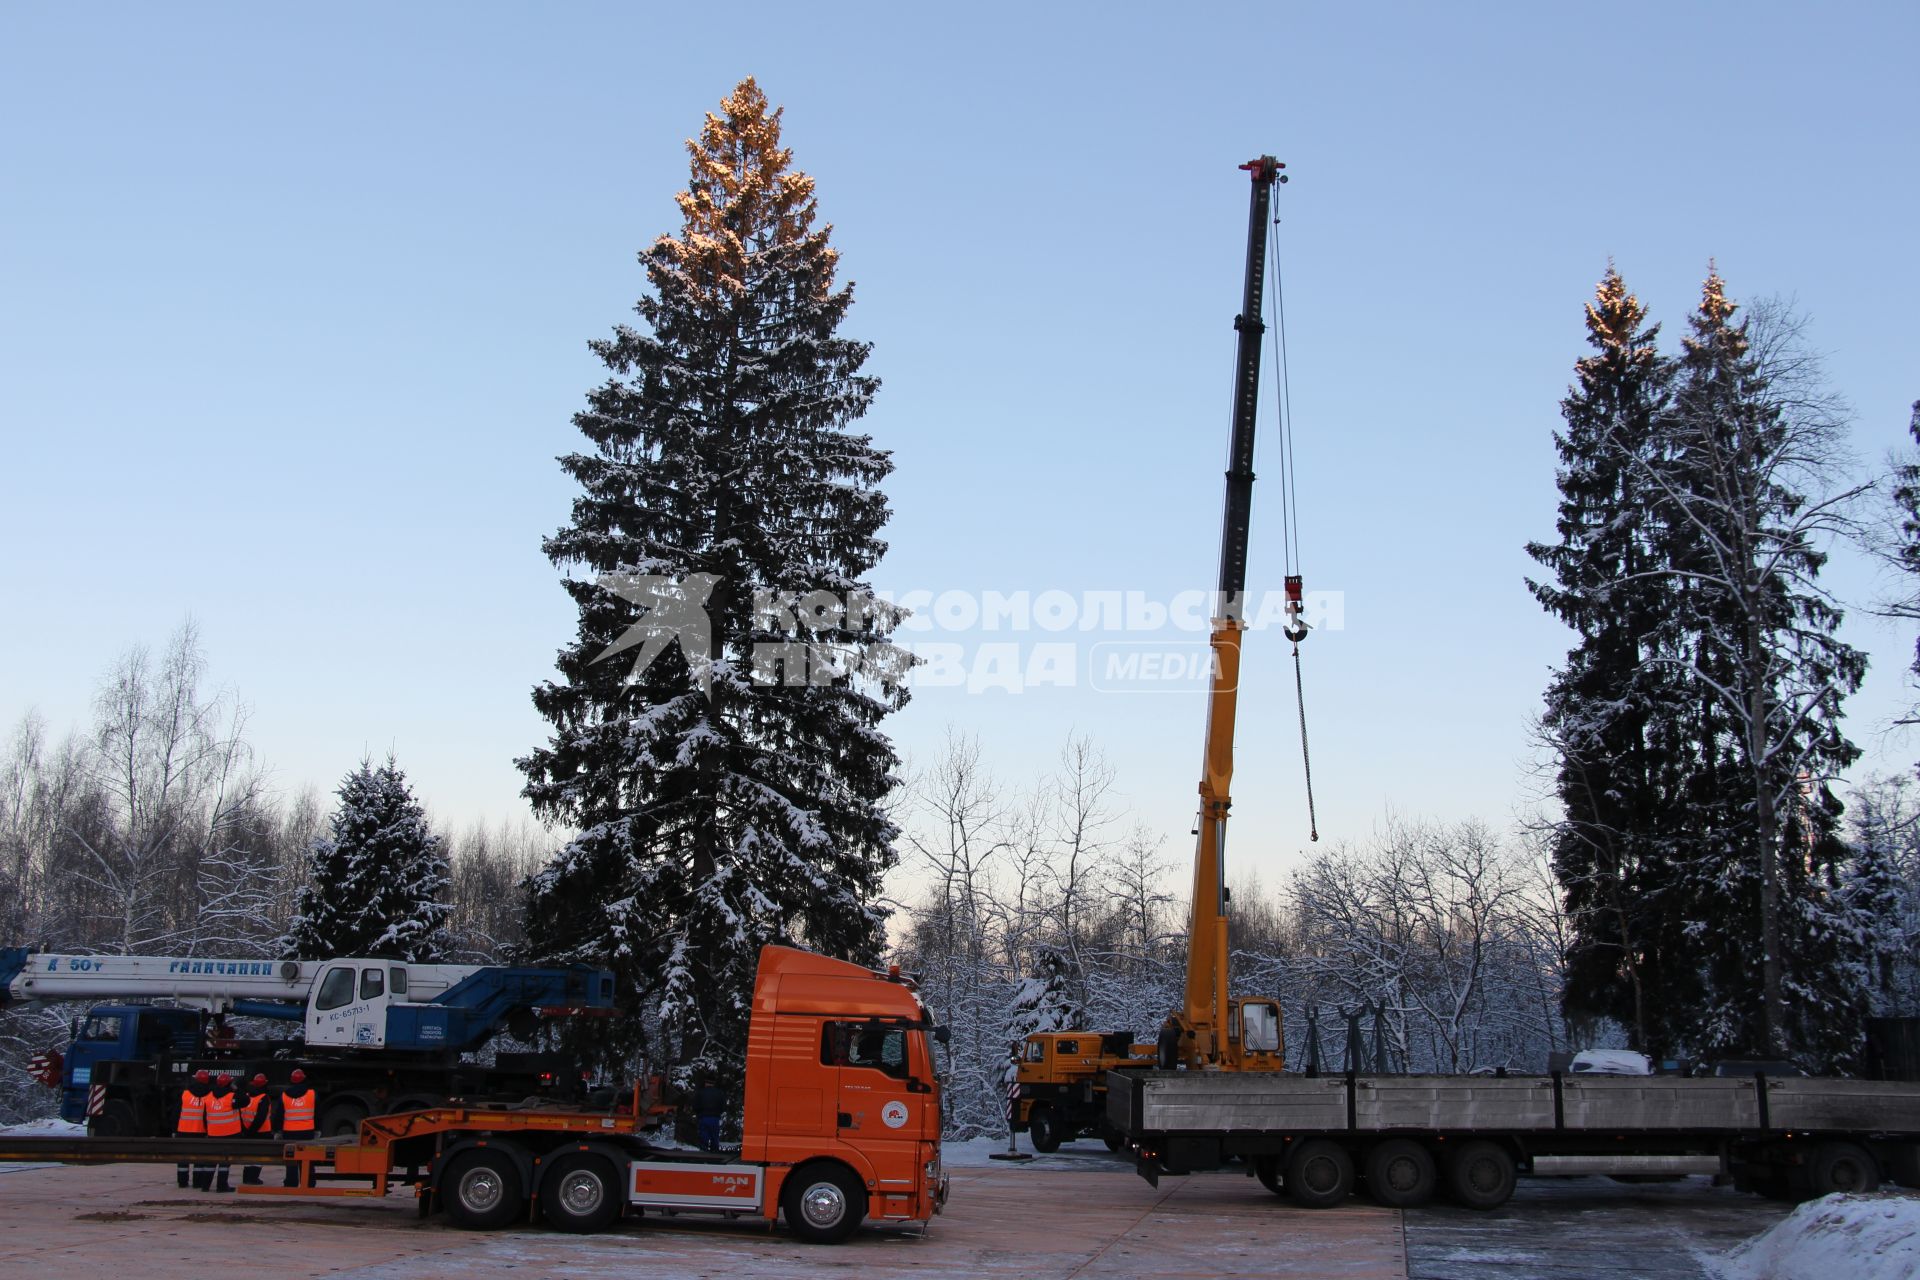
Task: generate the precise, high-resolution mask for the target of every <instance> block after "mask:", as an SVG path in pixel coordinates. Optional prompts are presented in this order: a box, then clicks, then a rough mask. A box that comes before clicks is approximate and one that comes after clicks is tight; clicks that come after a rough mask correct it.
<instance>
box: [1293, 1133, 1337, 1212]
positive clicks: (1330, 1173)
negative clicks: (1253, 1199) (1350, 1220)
mask: <svg viewBox="0 0 1920 1280" xmlns="http://www.w3.org/2000/svg"><path fill="white" fill-rule="evenodd" d="M1286 1185H1287V1194H1288V1195H1290V1196H1292V1197H1293V1199H1294V1202H1295V1203H1296V1204H1301V1205H1305V1206H1306V1207H1307V1208H1309V1209H1331V1208H1332V1207H1333V1206H1334V1205H1337V1204H1339V1203H1340V1202H1341V1201H1343V1200H1345V1199H1346V1198H1347V1197H1348V1196H1350V1195H1352V1194H1353V1157H1352V1156H1350V1155H1348V1154H1347V1149H1346V1148H1345V1147H1343V1146H1341V1145H1340V1144H1339V1143H1337V1142H1329V1141H1328V1140H1327V1139H1325V1138H1309V1139H1307V1140H1306V1141H1305V1142H1302V1143H1301V1144H1300V1145H1298V1146H1296V1147H1295V1148H1294V1149H1293V1154H1292V1155H1291V1156H1289V1157H1288V1158H1287V1184H1286Z"/></svg>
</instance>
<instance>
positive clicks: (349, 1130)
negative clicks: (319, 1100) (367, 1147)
mask: <svg viewBox="0 0 1920 1280" xmlns="http://www.w3.org/2000/svg"><path fill="white" fill-rule="evenodd" d="M366 1118H367V1107H366V1104H365V1103H363V1102H361V1101H359V1100H358V1099H356V1098H342V1099H340V1100H339V1101H338V1102H331V1103H328V1104H327V1107H326V1109H325V1110H323V1111H322V1112H321V1113H320V1136H321V1137H323V1138H357V1137H359V1136H360V1122H361V1121H362V1120H365V1119H366Z"/></svg>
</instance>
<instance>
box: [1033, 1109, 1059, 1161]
mask: <svg viewBox="0 0 1920 1280" xmlns="http://www.w3.org/2000/svg"><path fill="white" fill-rule="evenodd" d="M1060 1138H1061V1130H1060V1113H1059V1112H1057V1111H1055V1110H1054V1109H1053V1108H1052V1107H1050V1106H1048V1105H1046V1104H1045V1103H1041V1104H1040V1105H1038V1106H1036V1107H1034V1109H1033V1113H1032V1114H1031V1115H1029V1116H1028V1117H1027V1141H1029V1142H1031V1143H1033V1149H1034V1150H1035V1151H1039V1152H1043V1153H1048V1154H1050V1153H1052V1152H1055V1151H1058V1150H1059V1149H1060Z"/></svg>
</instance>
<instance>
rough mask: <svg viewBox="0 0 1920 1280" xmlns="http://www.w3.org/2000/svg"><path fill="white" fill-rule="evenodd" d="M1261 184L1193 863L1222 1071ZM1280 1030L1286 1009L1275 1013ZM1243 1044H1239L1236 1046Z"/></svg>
mask: <svg viewBox="0 0 1920 1280" xmlns="http://www.w3.org/2000/svg"><path fill="white" fill-rule="evenodd" d="M1240 167H1241V168H1242V169H1245V170H1247V171H1248V172H1249V173H1250V174H1251V175H1252V179H1253V194H1252V200H1251V207H1250V209H1249V211H1248V215H1247V266H1246V278H1245V285H1244V289H1243V293H1242V297H1241V303H1240V314H1239V315H1237V316H1235V317H1234V321H1233V327H1234V330H1235V332H1236V333H1237V334H1238V341H1237V344H1236V364H1235V367H1234V376H1233V422H1232V434H1231V436H1230V438H1229V444H1228V448H1227V491H1226V500H1225V504H1224V511H1223V514H1222V518H1221V531H1220V580H1219V589H1218V594H1217V596H1216V598H1215V604H1214V618H1213V627H1212V638H1211V641H1210V646H1211V652H1212V658H1213V666H1212V677H1211V684H1210V687H1209V689H1208V692H1207V736H1206V746H1205V751H1204V755H1203V758H1202V762H1201V773H1200V821H1199V824H1198V825H1199V830H1198V833H1197V834H1198V837H1199V840H1198V845H1197V847H1196V849H1195V853H1194V860H1193V914H1192V918H1191V921H1190V924H1189V928H1188V932H1187V945H1188V951H1187V987H1186V1007H1185V1015H1186V1028H1185V1029H1186V1031H1187V1033H1188V1041H1187V1045H1186V1050H1185V1055H1184V1056H1185V1057H1186V1058H1187V1060H1188V1062H1189V1063H1191V1064H1194V1065H1213V1066H1218V1065H1220V1064H1221V1063H1222V1062H1223V1060H1225V1059H1227V1058H1229V1057H1231V1056H1234V1054H1233V1048H1234V1047H1235V1044H1237V1042H1239V1041H1240V1037H1239V1035H1238V1034H1237V1032H1238V1028H1237V1027H1235V1026H1234V1025H1233V1009H1232V1002H1231V999H1230V997H1229V995H1228V993H1227V970H1228V963H1229V959H1230V956H1231V951H1230V947H1229V942H1228V932H1227V881H1226V870H1227V811H1228V810H1229V809H1230V808H1231V807H1232V804H1233V799H1232V785H1233V730H1234V715H1235V712H1236V710H1237V705H1238V699H1239V686H1240V633H1241V632H1242V630H1244V629H1245V626H1246V619H1245V616H1244V601H1243V597H1244V595H1245V592H1246V586H1247V541H1248V535H1249V531H1250V528H1251V526H1252V522H1253V440H1254V426H1255V423H1256V420H1257V410H1258V408H1259V400H1260V339H1261V336H1262V335H1263V334H1264V333H1265V332H1266V324H1265V322H1264V321H1263V320H1262V319H1261V314H1262V310H1263V306H1264V295H1265V289H1264V285H1265V281H1266V272H1267V252H1266V249H1267V219H1268V217H1269V215H1270V212H1271V209H1272V201H1273V188H1274V184H1275V183H1276V182H1282V181H1285V179H1284V177H1282V175H1281V173H1280V171H1281V170H1282V169H1283V168H1285V166H1284V165H1282V164H1281V163H1280V162H1279V161H1277V160H1275V159H1274V158H1273V157H1272V156H1261V157H1260V158H1259V159H1257V160H1250V161H1248V162H1247V163H1246V164H1244V165H1242V166H1240ZM1276 1021H1277V1010H1276ZM1230 1042H1235V1044H1230Z"/></svg>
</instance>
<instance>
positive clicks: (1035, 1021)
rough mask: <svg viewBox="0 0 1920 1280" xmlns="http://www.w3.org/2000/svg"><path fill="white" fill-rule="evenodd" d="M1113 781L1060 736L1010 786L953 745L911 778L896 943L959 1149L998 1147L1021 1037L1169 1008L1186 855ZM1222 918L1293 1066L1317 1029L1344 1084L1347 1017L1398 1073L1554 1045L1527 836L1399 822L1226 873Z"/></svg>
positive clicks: (1561, 941)
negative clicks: (1027, 780) (1261, 872)
mask: <svg viewBox="0 0 1920 1280" xmlns="http://www.w3.org/2000/svg"><path fill="white" fill-rule="evenodd" d="M1114 783H1115V779H1114V775H1113V771H1112V769H1111V768H1110V767H1109V766H1108V765H1107V764H1106V762H1105V761H1104V759H1103V758H1102V756H1101V755H1100V753H1099V751H1098V749H1097V748H1096V747H1094V746H1093V744H1091V743H1090V742H1088V741H1087V740H1085V739H1074V740H1072V741H1070V742H1069V743H1068V744H1067V745H1066V747H1065V749H1064V750H1063V752H1062V754H1061V757H1060V763H1059V767H1058V768H1057V770H1056V771H1055V772H1054V774H1053V775H1052V776H1051V777H1049V778H1046V779H1043V780H1042V781H1041V782H1040V783H1039V784H1038V785H1036V786H1032V787H1028V788H1022V789H1014V790H1009V789H1007V788H1004V787H1002V786H1001V785H1000V784H999V783H997V782H996V781H995V780H994V779H993V778H992V777H991V776H990V774H989V772H988V770H987V769H986V767H985V766H984V765H983V764H982V762H981V759H980V753H979V749H978V746H977V744H975V743H974V742H973V741H972V740H970V739H966V738H960V737H956V738H953V739H951V740H950V741H949V743H948V744H947V747H946V750H945V751H944V752H943V753H942V755H941V756H940V757H939V758H938V759H937V760H935V761H933V762H932V763H931V764H930V765H929V766H928V767H927V768H926V769H925V771H924V772H923V773H922V774H921V775H920V776H919V777H918V778H917V779H916V780H915V782H914V785H913V788H912V792H911V795H912V803H913V806H914V809H915V812H913V813H912V814H911V815H907V821H906V822H905V824H904V825H905V826H906V828H907V830H908V832H909V834H908V835H907V837H906V840H907V845H908V851H909V852H908V858H907V866H908V867H909V868H910V869H911V870H912V871H913V872H914V873H915V876H914V878H915V879H916V880H917V881H919V882H920V883H921V884H923V885H924V886H925V888H924V890H923V891H921V892H920V893H918V894H917V895H916V896H915V897H913V898H912V899H911V900H909V901H907V902H904V903H902V904H900V907H899V912H898V914H897V915H896V917H895V931H894V932H895V936H896V938H897V940H898V958H899V959H900V961H901V963H902V965H903V967H905V968H907V969H909V970H912V971H914V972H917V973H919V974H920V976H921V990H922V994H923V996H924V998H925V999H926V1000H927V1001H928V1003H929V1004H930V1005H931V1006H932V1007H933V1009H934V1010H935V1012H936V1014H937V1016H939V1017H940V1018H941V1019H942V1020H943V1021H944V1022H946V1023H947V1024H948V1025H949V1026H951V1028H952V1039H951V1041H950V1043H949V1045H948V1046H947V1049H946V1050H945V1051H944V1052H945V1054H946V1058H945V1061H944V1062H943V1064H942V1065H943V1067H944V1068H945V1070H946V1073H947V1082H948V1089H949V1094H948V1112H949V1119H950V1123H951V1132H952V1133H953V1134H954V1135H955V1136H959V1137H972V1136H978V1135H981V1134H989V1133H994V1132H1004V1131H1005V1129H1004V1121H1003V1119H1002V1115H1003V1107H1004V1081H1005V1078H1006V1071H1007V1066H1008V1056H1009V1053H1010V1051H1011V1050H1012V1048H1013V1046H1015V1045H1016V1044H1018V1043H1019V1041H1020V1040H1021V1039H1022V1037H1024V1036H1025V1035H1027V1034H1028V1033H1029V1032H1031V1031H1035V1030H1058V1029H1067V1028H1080V1029H1089V1030H1095V1031H1130V1032H1132V1033H1133V1034H1134V1035H1135V1036H1138V1037H1144V1038H1145V1039H1147V1040H1151V1039H1152V1036H1153V1033H1154V1031H1155V1030H1156V1029H1157V1027H1158V1025H1159V1023H1160V1021H1161V1019H1162V1018H1164V1017H1165V1016H1166V1014H1167V1013H1168V1012H1169V1011H1170V1010H1172V1009H1174V1008H1176V1007H1178V1006H1179V1005H1180V1004H1181V1002H1182V992H1183V987H1184V982H1185V973H1186V961H1187V954H1186V950H1187V949H1186V934H1187V923H1188V922H1187V898H1186V895H1185V893H1184V892H1175V888H1174V882H1175V881H1176V880H1177V879H1183V878H1184V876H1185V875H1186V868H1187V867H1188V866H1189V865H1190V864H1189V861H1188V857H1187V855H1186V854H1185V852H1184V851H1182V852H1181V853H1180V854H1177V855H1176V854H1173V853H1170V852H1169V851H1167V849H1166V848H1165V846H1164V843H1163V842H1162V841H1161V840H1160V839H1159V837H1157V836H1156V835H1154V834H1152V833H1150V832H1149V831H1147V830H1146V829H1145V828H1143V827H1141V826H1140V825H1138V824H1137V823H1130V822H1128V821H1127V819H1126V815H1125V812H1124V810H1123V808H1122V807H1121V805H1120V804H1119V802H1118V798H1117V795H1116V791H1115V785H1114ZM1181 887H1182V888H1184V885H1182V886H1181ZM1231 911H1232V915H1233V922H1234V923H1233V944H1234V949H1233V958H1232V979H1231V980H1232V985H1233V988H1234V989H1235V990H1236V991H1239V992H1243V993H1248V994H1262V995H1273V996H1277V997H1278V998H1279V999H1280V1001H1281V1004H1282V1006H1283V1008H1284V1010H1285V1017H1286V1027H1285V1031H1286V1042H1287V1063H1288V1066H1289V1068H1290V1069H1294V1070H1299V1069H1302V1068H1304V1067H1305V1066H1306V1065H1307V1062H1308V1059H1309V1055H1310V1053H1312V1049H1311V1047H1310V1046H1311V1044H1312V1042H1313V1040H1314V1039H1315V1038H1316V1034H1317V1040H1318V1060H1319V1062H1320V1064H1321V1065H1322V1066H1323V1067H1324V1068H1327V1069H1339V1068H1343V1067H1344V1066H1345V1065H1346V1061H1347V1056H1346V1055H1347V1047H1348V1034H1349V1015H1358V1016H1359V1025H1360V1029H1361V1031H1362V1035H1363V1038H1364V1041H1365V1047H1366V1052H1367V1055H1368V1056H1367V1058H1366V1061H1367V1062H1369V1063H1371V1062H1373V1061H1375V1058H1374V1056H1373V1055H1374V1053H1375V1047H1376V1037H1377V1039H1378V1043H1379V1046H1380V1048H1381V1050H1382V1051H1383V1052H1384V1055H1385V1057H1386V1059H1387V1065H1388V1066H1389V1068H1390V1069H1392V1070H1401V1071H1406V1070H1412V1071H1470V1070H1474V1069H1477V1068H1492V1067H1508V1068H1511V1069H1514V1070H1542V1069H1544V1068H1545V1067H1546V1060H1547V1055H1548V1054H1549V1053H1550V1052H1553V1051H1555V1050H1559V1049H1565V1048H1566V1047H1568V1041H1567V1033H1566V1028H1565V1024H1564V1022H1563V1020H1562V1016H1561V1011H1560V1003H1561V995H1562V986H1563V981H1564V975H1563V971H1562V959H1561V957H1562V955H1563V952H1564V946H1565V932H1566V922H1565V918H1564V916H1563V914H1562V913H1561V910H1560V908H1559V901H1558V897H1557V894H1556V893H1555V891H1554V886H1553V884H1552V882H1551V879H1550V877H1549V875H1548V874H1547V871H1546V867H1545V864H1544V861H1543V859H1542V857H1541V855H1540V853H1539V851H1538V850H1537V849H1536V848H1535V847H1534V844H1533V843H1532V842H1530V841H1529V840H1526V839H1524V838H1503V837H1501V836H1498V835H1496V834H1495V833H1494V832H1492V831H1491V830H1489V829H1488V828H1486V827H1484V826H1482V825H1480V824H1477V823H1471V822H1468V823H1457V824H1452V825H1442V824H1430V823H1421V822H1412V821H1401V820H1397V819H1392V820H1388V821H1386V822H1384V823H1383V824H1382V825H1381V827H1380V829H1379V830H1378V831H1377V832H1376V833H1375V834H1374V835H1373V836H1372V837H1371V838H1370V839H1368V840H1366V841H1363V842H1359V843H1356V844H1351V845H1336V846H1334V847H1332V848H1331V849H1329V850H1328V851H1326V852H1324V853H1322V854H1320V855H1318V856H1317V857H1315V858H1313V859H1312V860H1311V861H1309V862H1307V863H1306V864H1305V865H1303V866H1301V867H1299V868H1297V869H1296V870H1295V871H1294V872H1293V873H1292V874H1291V875H1290V876H1289V877H1288V878H1287V879H1286V880H1285V881H1284V882H1283V883H1281V884H1279V885H1277V886H1272V887H1263V886H1261V885H1259V884H1258V883H1256V882H1254V881H1252V880H1250V879H1246V878H1244V877H1243V878H1240V879H1238V880H1237V881H1236V882H1235V883H1234V884H1233V885H1232V906H1231ZM1602 1035H1603V1037H1604V1031H1603V1032H1602Z"/></svg>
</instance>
